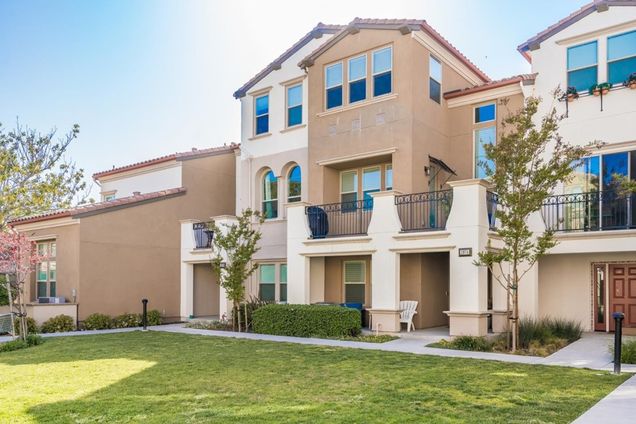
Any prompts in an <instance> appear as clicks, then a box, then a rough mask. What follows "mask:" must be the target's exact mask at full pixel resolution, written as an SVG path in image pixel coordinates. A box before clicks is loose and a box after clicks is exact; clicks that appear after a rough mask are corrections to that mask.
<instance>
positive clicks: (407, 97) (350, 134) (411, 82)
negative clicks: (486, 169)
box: [308, 29, 470, 203]
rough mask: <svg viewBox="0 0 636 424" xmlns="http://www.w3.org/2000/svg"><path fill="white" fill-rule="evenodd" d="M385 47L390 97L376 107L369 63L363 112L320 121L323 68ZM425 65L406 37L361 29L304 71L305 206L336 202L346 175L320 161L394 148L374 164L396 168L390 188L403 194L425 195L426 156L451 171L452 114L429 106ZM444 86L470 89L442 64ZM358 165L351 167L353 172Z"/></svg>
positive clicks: (352, 110) (422, 52) (421, 51)
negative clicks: (306, 119) (307, 181)
mask: <svg viewBox="0 0 636 424" xmlns="http://www.w3.org/2000/svg"><path fill="white" fill-rule="evenodd" d="M387 45H392V46H393V71H392V72H393V75H392V78H393V90H392V93H391V94H390V95H386V96H385V97H384V98H383V100H381V101H380V99H381V98H373V97H372V87H373V84H372V76H371V75H372V69H371V66H372V61H371V60H367V100H366V102H367V103H368V104H364V105H359V106H357V107H349V106H348V105H347V104H346V102H345V107H344V108H343V110H340V111H336V110H335V109H334V111H333V112H332V111H328V112H327V113H324V114H323V112H325V108H324V102H325V92H324V72H325V71H324V70H325V66H326V65H329V64H331V63H334V62H337V61H339V60H341V59H347V58H349V57H351V56H354V55H358V54H360V53H363V52H370V51H372V50H375V49H377V48H379V47H384V46H387ZM428 61H429V51H428V50H427V49H426V48H425V47H424V46H423V45H422V44H420V43H419V42H417V41H416V40H415V39H414V38H413V37H411V35H402V34H401V33H400V32H399V31H387V30H364V29H363V30H361V31H359V32H358V33H356V34H350V35H348V36H347V37H345V38H344V39H343V40H341V41H340V42H339V43H337V44H336V45H335V46H333V47H331V48H330V49H329V50H327V51H326V52H325V53H324V54H322V55H321V56H319V57H318V58H317V59H316V61H315V63H314V65H313V66H311V67H309V68H308V73H309V77H308V83H309V172H310V173H309V179H310V182H311V187H310V192H309V201H310V202H312V203H329V202H336V201H338V194H339V179H338V174H339V169H343V168H346V167H347V165H346V164H339V165H337V166H334V167H328V166H321V165H318V164H316V162H317V161H321V160H328V159H335V158H341V157H348V156H352V155H357V154H360V153H368V152H374V151H380V150H383V149H390V148H395V149H397V150H396V151H395V152H394V153H392V154H388V157H385V158H382V159H378V160H377V161H378V162H379V161H386V160H387V159H388V161H392V162H393V165H394V177H393V180H394V184H393V185H394V188H395V189H396V190H398V191H402V192H405V193H409V192H418V191H425V190H427V189H428V181H427V177H426V175H425V172H424V167H425V166H427V165H428V155H429V154H431V155H433V156H435V157H437V158H439V159H442V160H444V161H445V162H447V163H448V164H449V165H450V166H451V167H454V166H455V165H454V163H455V160H456V158H455V157H453V156H452V155H451V151H450V148H449V137H450V113H449V110H448V109H447V108H446V101H445V100H444V99H442V102H441V104H438V103H436V102H434V101H433V100H431V99H430V98H429V92H428V91H429V88H428V86H429V79H428V74H429V71H428V66H429V64H428ZM344 63H345V69H344V73H345V78H344V82H345V83H344V87H343V98H344V99H347V98H348V84H347V78H346V60H345V61H344ZM442 80H443V83H442V91H443V92H444V91H449V90H453V89H457V88H463V87H468V86H470V83H469V82H468V81H466V80H465V79H464V78H463V77H461V76H460V75H459V74H458V73H457V72H455V71H454V70H453V69H452V68H451V67H450V66H448V65H447V64H446V63H443V64H442ZM362 103H365V102H362ZM358 123H359V127H360V128H359V129H358V128H357V127H356V126H357V125H358ZM469 154H470V152H467V151H464V152H461V153H460V155H466V156H469ZM376 163H377V162H376ZM360 165H361V164H360V163H352V167H355V166H360ZM336 168H338V169H336Z"/></svg>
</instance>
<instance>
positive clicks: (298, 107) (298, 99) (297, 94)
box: [287, 84, 303, 128]
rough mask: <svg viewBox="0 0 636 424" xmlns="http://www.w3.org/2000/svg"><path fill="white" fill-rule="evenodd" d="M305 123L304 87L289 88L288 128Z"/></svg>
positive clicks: (299, 85) (293, 86) (298, 85)
mask: <svg viewBox="0 0 636 424" xmlns="http://www.w3.org/2000/svg"><path fill="white" fill-rule="evenodd" d="M302 123H303V85H302V84H297V85H292V86H289V87H287V127H288V128H289V127H295V126H296V125H301V124H302Z"/></svg>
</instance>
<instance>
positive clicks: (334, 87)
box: [325, 62, 342, 109]
mask: <svg viewBox="0 0 636 424" xmlns="http://www.w3.org/2000/svg"><path fill="white" fill-rule="evenodd" d="M325 91H326V94H325V97H326V101H327V109H331V108H334V107H339V106H342V62H338V63H334V64H333V65H330V66H327V68H325Z"/></svg>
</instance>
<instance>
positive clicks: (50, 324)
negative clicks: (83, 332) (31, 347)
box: [42, 315, 75, 333]
mask: <svg viewBox="0 0 636 424" xmlns="http://www.w3.org/2000/svg"><path fill="white" fill-rule="evenodd" d="M73 330H75V321H74V320H73V318H72V317H70V316H68V315H58V316H55V317H53V318H49V319H48V320H46V321H44V323H43V324H42V332H43V333H62V332H66V331H73Z"/></svg>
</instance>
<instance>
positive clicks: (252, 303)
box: [230, 296, 271, 329]
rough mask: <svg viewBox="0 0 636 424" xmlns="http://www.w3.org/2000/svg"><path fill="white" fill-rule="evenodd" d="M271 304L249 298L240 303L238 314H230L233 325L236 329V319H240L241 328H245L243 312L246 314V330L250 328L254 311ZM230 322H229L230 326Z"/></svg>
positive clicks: (252, 297) (253, 297)
mask: <svg viewBox="0 0 636 424" xmlns="http://www.w3.org/2000/svg"><path fill="white" fill-rule="evenodd" d="M269 304H271V302H267V301H265V300H261V299H259V298H258V297H255V296H251V297H250V298H249V299H248V300H246V301H245V302H243V303H241V304H240V305H239V313H237V314H232V319H233V320H234V321H233V322H234V325H235V326H236V327H237V328H238V318H239V316H240V317H241V328H244V327H245V312H247V328H248V329H250V328H252V326H253V324H252V320H253V319H252V316H253V314H254V311H255V310H257V309H258V308H261V307H263V306H265V305H269ZM231 323H232V322H230V324H231Z"/></svg>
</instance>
